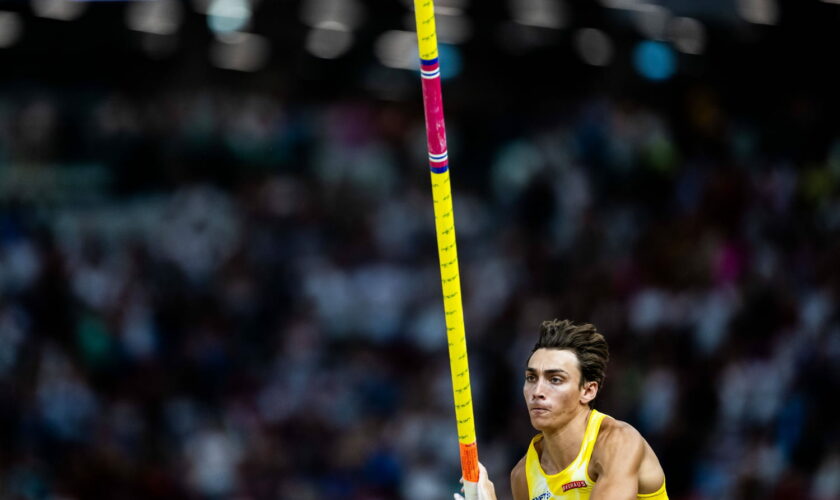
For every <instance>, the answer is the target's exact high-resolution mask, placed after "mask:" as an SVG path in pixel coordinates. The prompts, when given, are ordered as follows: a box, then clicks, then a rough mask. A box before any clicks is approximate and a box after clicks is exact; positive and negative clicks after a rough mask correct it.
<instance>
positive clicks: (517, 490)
mask: <svg viewBox="0 0 840 500" xmlns="http://www.w3.org/2000/svg"><path fill="white" fill-rule="evenodd" d="M510 489H511V492H512V493H513V500H528V478H527V477H525V457H522V460H520V461H519V462H518V463H517V464H516V465H515V466H514V467H513V469H512V470H511V471H510Z"/></svg>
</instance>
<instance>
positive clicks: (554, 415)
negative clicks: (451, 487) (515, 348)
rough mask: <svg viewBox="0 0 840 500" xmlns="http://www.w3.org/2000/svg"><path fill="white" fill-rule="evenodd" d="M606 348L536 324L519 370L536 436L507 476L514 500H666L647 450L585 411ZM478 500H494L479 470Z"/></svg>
mask: <svg viewBox="0 0 840 500" xmlns="http://www.w3.org/2000/svg"><path fill="white" fill-rule="evenodd" d="M608 359H609V350H608V348H607V342H606V340H605V339H604V337H603V335H601V334H600V333H598V331H597V330H596V329H595V327H594V326H592V325H590V324H582V325H575V324H573V323H572V322H570V321H567V320H564V321H557V320H553V321H544V322H543V323H542V325H541V326H540V338H539V340H538V341H537V344H536V345H535V346H534V349H533V350H532V351H531V357H530V359H529V360H528V365H527V368H526V369H525V386H524V388H523V392H524V395H525V404H526V405H527V406H528V414H529V415H530V417H531V425H533V426H534V428H535V429H537V430H538V431H540V434H537V435H536V436H535V437H534V438H533V439H532V440H531V444H530V446H529V447H528V452H527V453H526V454H525V456H524V457H523V458H522V459H521V460H520V461H519V463H517V464H516V466H515V467H514V468H513V471H511V474H510V482H511V489H512V490H513V499H514V500H550V499H575V500H585V499H591V500H635V499H647V500H667V498H668V495H667V493H666V492H665V474H664V472H663V471H662V467H661V466H660V465H659V460H658V459H657V458H656V455H655V454H654V452H653V450H652V449H651V447H650V445H648V443H647V442H646V441H645V440H644V438H642V436H641V435H640V434H639V432H638V431H637V430H636V429H634V428H633V427H632V426H630V425H629V424H627V423H625V422H621V421H619V420H616V419H614V418H612V417H609V416H607V415H604V414H603V413H600V412H598V411H597V410H594V409H592V408H591V403H592V400H594V399H595V396H597V395H598V389H599V388H600V387H601V386H602V385H603V383H604V374H605V371H606V367H607V361H608ZM478 490H479V498H480V499H481V500H495V499H496V494H495V490H494V488H493V483H492V482H490V479H489V478H488V477H487V474H486V470H485V469H484V468H483V467H481V469H480V479H479V484H478Z"/></svg>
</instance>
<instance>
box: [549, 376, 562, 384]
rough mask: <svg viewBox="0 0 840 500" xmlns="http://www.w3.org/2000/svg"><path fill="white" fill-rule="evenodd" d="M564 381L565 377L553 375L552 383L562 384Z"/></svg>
mask: <svg viewBox="0 0 840 500" xmlns="http://www.w3.org/2000/svg"><path fill="white" fill-rule="evenodd" d="M562 382H563V379H562V378H560V377H551V383H552V384H560V383H562Z"/></svg>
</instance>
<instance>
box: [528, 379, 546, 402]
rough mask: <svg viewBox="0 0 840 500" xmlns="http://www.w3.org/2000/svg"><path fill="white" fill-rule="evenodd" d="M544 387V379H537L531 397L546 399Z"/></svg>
mask: <svg viewBox="0 0 840 500" xmlns="http://www.w3.org/2000/svg"><path fill="white" fill-rule="evenodd" d="M543 387H544V386H543V381H542V380H537V382H536V383H535V384H534V390H533V391H532V392H531V399H545V393H544V392H543Z"/></svg>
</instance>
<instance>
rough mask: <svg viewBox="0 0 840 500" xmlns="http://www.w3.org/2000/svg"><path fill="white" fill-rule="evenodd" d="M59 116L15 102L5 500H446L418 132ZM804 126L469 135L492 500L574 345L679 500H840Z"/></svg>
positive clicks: (599, 103) (819, 190) (828, 336)
mask: <svg viewBox="0 0 840 500" xmlns="http://www.w3.org/2000/svg"><path fill="white" fill-rule="evenodd" d="M66 92H76V93H77V94H76V95H73V96H72V98H69V99H68V98H67V96H66V95H64V94H62V93H61V92H59V91H57V90H49V89H46V90H40V91H32V90H23V89H18V90H16V91H14V92H7V93H5V94H4V95H3V96H2V97H0V498H3V499H14V500H36V499H90V498H120V499H147V498H196V499H199V498H200V499H228V498H231V499H243V500H244V499H269V498H271V499H290V500H291V499H294V500H314V499H317V498H342V499H348V500H376V499H381V500H386V499H387V500H395V499H405V500H444V499H447V498H451V494H452V492H454V491H457V489H458V488H459V485H458V477H459V476H460V474H459V471H460V466H459V456H458V448H457V442H456V433H455V422H454V418H453V409H452V395H451V386H450V381H449V367H448V358H447V351H446V340H445V328H444V323H443V313H442V301H441V292H440V282H439V274H438V273H439V271H438V264H437V253H436V246H435V240H434V237H435V236H434V225H433V214H432V204H431V196H430V188H429V179H428V174H427V172H428V170H427V166H426V164H425V158H426V154H425V142H424V140H425V136H424V132H423V121H422V115H420V114H419V111H420V108H419V104H418V103H416V102H410V103H395V102H376V101H371V100H362V99H352V98H345V99H341V100H336V101H329V102H308V103H292V102H289V101H288V100H286V99H284V98H282V97H281V96H278V95H274V94H271V93H267V92H266V93H260V92H257V91H249V92H241V91H239V92H236V91H231V90H226V89H224V88H209V87H201V88H199V89H197V90H192V91H190V92H187V91H172V92H165V91H159V92H156V93H151V94H146V95H142V96H138V95H130V94H121V93H112V92H109V91H105V90H99V91H92V90H88V91H85V92H81V91H78V90H76V91H71V90H68V91H66ZM787 104H789V106H788V107H787V108H785V109H786V111H785V112H784V113H783V115H784V116H782V117H779V118H778V122H777V123H775V128H774V124H772V123H771V124H768V123H765V122H763V121H761V120H757V119H756V120H750V119H749V115H748V114H745V115H744V116H739V115H738V114H737V113H735V112H727V111H726V107H725V106H724V105H723V104H721V103H720V102H719V101H718V100H716V98H715V96H714V94H713V93H711V92H709V91H699V92H698V93H696V94H693V97H691V98H690V100H689V102H687V103H686V105H685V106H684V107H683V108H681V109H682V112H679V113H675V112H672V111H671V112H666V111H665V110H664V109H662V107H661V106H656V105H655V104H650V103H643V102H642V101H641V100H630V99H620V98H602V97H597V96H590V97H589V98H587V99H586V100H583V101H581V102H578V103H574V104H568V105H566V106H562V107H560V108H559V109H557V110H551V109H548V108H546V109H543V110H540V109H532V110H523V111H522V112H521V113H520V114H517V115H513V116H511V115H505V116H496V117H490V118H487V117H484V118H483V119H482V120H477V119H475V118H474V117H470V116H468V115H467V114H465V113H459V111H458V110H455V111H453V113H452V115H451V116H449V117H448V125H449V138H450V148H449V150H450V158H451V164H452V182H453V186H454V200H455V216H456V221H457V228H458V244H459V251H460V252H459V253H460V268H461V275H462V286H463V289H464V290H463V291H464V308H465V315H466V327H467V332H468V345H469V349H470V363H471V372H472V382H473V398H474V401H475V412H476V422H477V424H476V425H477V430H478V434H479V454H480V457H481V459H482V461H483V462H484V463H485V464H486V465H487V466H488V469H489V470H490V473H491V477H492V479H493V480H494V482H495V483H496V485H497V489H498V490H499V492H500V494H501V495H503V496H504V497H506V496H507V491H509V490H508V484H507V480H508V479H507V474H508V472H509V470H510V467H511V466H512V465H513V464H514V463H515V462H516V461H517V460H518V459H519V458H520V457H521V456H522V455H523V454H524V452H525V450H526V446H527V444H528V440H529V439H530V437H531V435H532V434H533V432H534V431H533V430H532V429H531V428H530V425H529V423H528V418H527V414H526V412H525V411H524V404H523V401H522V399H521V398H522V396H521V383H522V377H523V368H524V363H525V361H526V359H527V356H528V353H529V352H530V348H531V346H532V345H533V343H534V342H535V340H536V336H537V333H538V326H539V323H540V322H541V321H542V320H545V319H552V318H555V317H559V318H570V319H572V320H574V321H578V322H584V321H585V322H593V323H594V324H595V325H596V326H597V327H598V328H599V329H600V330H601V331H602V332H603V333H604V335H605V336H606V338H607V340H608V342H609V343H610V347H611V362H610V365H609V368H608V371H607V380H606V384H605V386H604V387H603V389H602V391H601V394H600V395H599V397H598V399H597V400H596V407H597V408H599V409H600V410H601V411H603V412H606V413H608V414H610V415H612V416H615V417H616V418H620V419H623V420H626V421H628V422H630V423H631V424H633V425H634V426H636V427H637V428H638V429H639V430H640V431H641V432H642V434H643V435H644V436H645V437H646V438H647V440H648V441H649V442H650V443H651V445H652V447H653V449H654V450H655V451H656V453H657V455H658V456H659V459H660V461H661V462H662V465H663V468H664V470H665V473H666V477H667V482H668V489H669V494H670V496H671V498H674V499H676V500H679V499H692V500H694V499H697V500H700V499H717V500H721V499H723V500H725V499H796V498H808V499H815V500H830V499H836V498H840V440H838V426H837V415H836V413H834V412H833V411H832V410H831V408H832V407H833V404H832V403H831V400H832V398H833V396H831V395H832V394H834V393H836V392H837V391H838V390H840V373H838V371H840V308H838V306H837V304H838V294H840V135H838V136H836V137H833V138H832V137H828V138H827V139H826V140H822V141H814V140H813V137H814V135H815V131H814V128H813V127H812V126H809V125H808V124H812V123H819V120H810V119H809V117H813V116H817V117H819V116H820V114H821V113H822V110H821V109H819V106H816V105H813V103H811V104H810V105H809V103H807V102H805V103H801V102H791V103H787ZM780 123H781V125H779V124H780ZM779 127H781V128H779ZM780 130H782V132H780Z"/></svg>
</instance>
